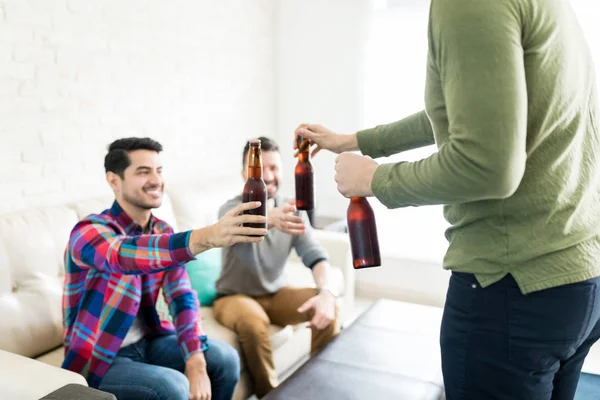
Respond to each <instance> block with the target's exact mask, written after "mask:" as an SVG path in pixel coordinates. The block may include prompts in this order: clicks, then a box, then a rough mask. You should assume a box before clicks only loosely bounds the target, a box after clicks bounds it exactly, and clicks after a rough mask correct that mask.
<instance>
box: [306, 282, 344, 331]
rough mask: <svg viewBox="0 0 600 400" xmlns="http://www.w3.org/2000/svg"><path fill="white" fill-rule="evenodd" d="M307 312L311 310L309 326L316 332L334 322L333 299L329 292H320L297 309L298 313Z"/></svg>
mask: <svg viewBox="0 0 600 400" xmlns="http://www.w3.org/2000/svg"><path fill="white" fill-rule="evenodd" d="M309 310H313V317H312V319H311V320H310V323H309V326H310V327H311V328H314V329H318V330H322V329H325V328H327V327H328V326H329V325H330V324H331V323H332V322H333V321H334V320H335V297H333V294H332V293H331V292H330V291H328V290H322V291H321V292H320V293H319V294H318V295H316V296H314V297H311V298H310V299H308V300H307V301H306V302H305V303H304V304H302V305H301V306H300V308H298V312H299V313H304V312H306V311H309Z"/></svg>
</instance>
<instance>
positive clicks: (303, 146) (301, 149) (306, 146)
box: [298, 137, 310, 162]
mask: <svg viewBox="0 0 600 400" xmlns="http://www.w3.org/2000/svg"><path fill="white" fill-rule="evenodd" d="M309 154H310V142H309V141H308V139H304V138H302V137H298V161H301V162H310V155H309Z"/></svg>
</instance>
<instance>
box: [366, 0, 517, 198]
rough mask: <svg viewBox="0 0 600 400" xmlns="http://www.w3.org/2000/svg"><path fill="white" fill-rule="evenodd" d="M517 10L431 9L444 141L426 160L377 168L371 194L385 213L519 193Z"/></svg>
mask: <svg viewBox="0 0 600 400" xmlns="http://www.w3.org/2000/svg"><path fill="white" fill-rule="evenodd" d="M516 3H517V2H511V1H481V0H433V1H432V6H431V15H430V24H429V35H430V41H429V42H430V48H429V57H430V58H431V59H432V61H433V63H434V65H435V66H436V68H437V70H438V72H439V80H440V82H441V90H442V92H443V93H444V101H445V106H446V112H447V116H448V126H449V128H448V129H449V132H448V137H449V140H448V141H447V142H444V143H443V144H442V145H441V146H440V147H439V149H438V152H436V153H435V154H433V155H431V156H430V157H428V158H425V159H423V160H420V161H417V162H402V163H396V164H384V165H381V166H379V167H378V168H377V171H376V172H375V176H374V177H373V181H372V190H373V193H374V194H375V196H376V197H377V198H378V199H379V200H380V201H381V202H382V203H383V204H385V205H386V206H387V207H389V208H396V207H405V206H420V205H432V204H452V203H465V202H472V201H478V200H487V199H501V198H506V197H509V196H511V195H512V193H514V192H515V191H516V189H517V187H518V186H519V184H520V182H521V179H522V177H523V175H524V172H525V163H526V151H525V145H526V135H527V87H526V81H525V67H524V61H523V47H522V44H521V17H520V13H519V11H518V10H516V9H515V4H516ZM380 147H382V145H380Z"/></svg>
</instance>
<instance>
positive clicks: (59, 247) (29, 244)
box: [0, 207, 77, 357]
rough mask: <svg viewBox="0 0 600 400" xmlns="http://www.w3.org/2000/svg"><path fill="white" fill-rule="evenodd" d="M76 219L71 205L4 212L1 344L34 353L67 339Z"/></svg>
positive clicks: (0, 231) (0, 266) (0, 247)
mask: <svg viewBox="0 0 600 400" xmlns="http://www.w3.org/2000/svg"><path fill="white" fill-rule="evenodd" d="M76 222H77V216H76V214H75V212H73V210H72V209H70V208H68V207H48V208H44V209H38V210H31V211H26V212H22V213H15V214H8V215H3V216H1V217H0V332H3V334H2V335H0V349H2V350H6V351H10V352H13V353H17V354H20V355H24V356H28V357H33V356H37V355H39V354H42V353H45V352H47V351H49V350H50V349H54V348H56V347H57V346H59V345H60V344H61V343H62V285H63V279H64V278H63V276H64V268H63V255H64V251H65V247H66V244H67V241H68V238H69V234H70V232H71V229H72V228H73V226H74V225H75V223H76Z"/></svg>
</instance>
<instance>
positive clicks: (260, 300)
mask: <svg viewBox="0 0 600 400" xmlns="http://www.w3.org/2000/svg"><path fill="white" fill-rule="evenodd" d="M316 294H317V291H316V289H314V288H291V287H285V288H283V289H281V290H280V291H279V292H277V293H276V294H273V295H267V296H260V297H249V296H246V295H242V294H237V295H232V296H226V297H221V298H219V299H217V300H216V301H215V303H214V305H213V312H214V316H215V319H216V320H217V321H219V323H221V324H222V325H223V326H225V327H227V328H229V329H231V330H232V331H234V332H235V333H236V334H237V335H238V338H239V341H240V344H241V348H242V352H243V355H244V358H245V361H246V364H247V366H248V370H249V372H250V375H251V376H252V379H253V381H254V388H255V392H256V395H257V396H258V397H259V398H260V397H262V396H264V395H266V394H267V393H268V392H269V391H270V390H271V389H273V388H274V387H276V386H277V384H278V383H279V382H278V379H277V374H276V372H275V366H274V365H273V354H272V350H271V340H270V338H269V332H268V327H269V324H275V325H279V326H286V325H295V324H299V323H302V322H307V321H310V319H311V317H312V312H306V313H302V314H301V313H299V312H298V311H297V309H298V308H299V307H300V306H301V305H302V304H304V302H305V301H307V300H308V299H310V298H311V297H313V296H315V295H316ZM336 319H337V310H336ZM338 332H339V328H338V322H337V320H336V321H334V322H332V323H331V324H330V325H329V326H328V327H327V328H325V329H323V330H320V331H319V330H316V329H313V332H312V341H311V354H314V353H315V352H316V351H318V350H319V349H320V348H321V347H323V346H324V345H326V344H327V343H328V342H329V341H330V340H331V339H333V338H334V337H335V335H337V334H338Z"/></svg>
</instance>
